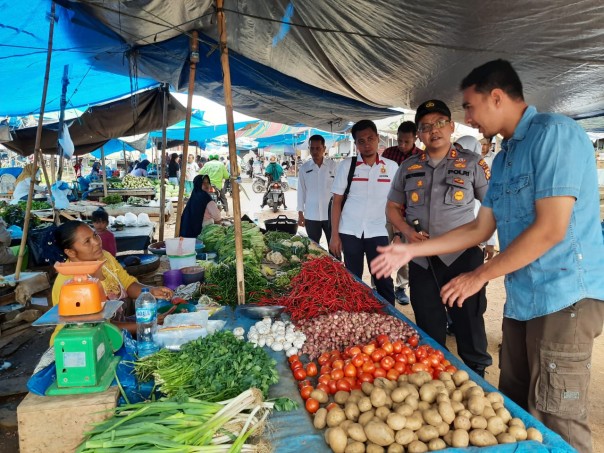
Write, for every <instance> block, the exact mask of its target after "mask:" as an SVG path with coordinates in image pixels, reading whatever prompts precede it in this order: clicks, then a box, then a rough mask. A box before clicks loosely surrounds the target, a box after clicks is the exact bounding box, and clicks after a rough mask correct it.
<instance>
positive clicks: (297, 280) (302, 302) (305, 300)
mask: <svg viewBox="0 0 604 453" xmlns="http://www.w3.org/2000/svg"><path fill="white" fill-rule="evenodd" d="M262 303H264V304H267V305H283V306H285V307H286V310H287V312H288V313H289V314H290V315H291V317H292V320H293V321H297V320H300V319H309V318H314V317H316V316H320V315H325V314H328V313H333V312H335V311H349V312H376V311H381V310H382V304H381V303H380V302H379V301H378V300H377V299H376V298H375V297H374V296H373V294H372V293H371V290H370V289H369V288H367V287H366V286H365V285H363V284H362V283H359V282H358V281H356V280H355V279H354V278H353V277H352V275H350V274H349V273H348V271H347V270H346V269H345V268H344V265H343V264H342V263H340V262H339V261H335V260H334V259H333V258H331V257H329V256H325V257H322V258H316V259H313V260H310V261H307V262H305V263H304V264H302V270H301V271H300V273H299V274H298V275H297V276H296V277H294V279H292V281H291V291H290V292H289V294H286V295H285V296H282V297H279V298H277V299H266V298H265V299H263V300H262Z"/></svg>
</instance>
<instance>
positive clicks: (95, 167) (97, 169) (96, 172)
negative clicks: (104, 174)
mask: <svg viewBox="0 0 604 453" xmlns="http://www.w3.org/2000/svg"><path fill="white" fill-rule="evenodd" d="M100 177H101V163H100V162H98V161H97V162H95V163H93V164H92V170H90V175H89V176H88V179H89V180H90V181H96V180H97V179H99V178H100Z"/></svg>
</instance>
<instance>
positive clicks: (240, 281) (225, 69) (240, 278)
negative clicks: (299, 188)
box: [216, 0, 245, 304]
mask: <svg viewBox="0 0 604 453" xmlns="http://www.w3.org/2000/svg"><path fill="white" fill-rule="evenodd" d="M223 5H224V1H223V0H216V6H217V18H218V34H219V35H220V62H221V63H222V77H223V82H222V85H223V89H224V108H225V110H226V119H227V135H228V140H229V161H230V163H231V178H230V179H231V187H232V188H233V220H234V222H235V225H234V226H235V259H236V267H237V302H238V303H239V304H245V280H244V279H245V275H244V270H243V236H242V229H241V198H240V196H239V195H240V192H239V183H238V182H237V181H238V179H237V178H239V165H237V146H236V143H235V122H234V119H233V94H232V92H231V69H230V66H229V49H228V47H227V31H226V19H225V17H224V9H223Z"/></svg>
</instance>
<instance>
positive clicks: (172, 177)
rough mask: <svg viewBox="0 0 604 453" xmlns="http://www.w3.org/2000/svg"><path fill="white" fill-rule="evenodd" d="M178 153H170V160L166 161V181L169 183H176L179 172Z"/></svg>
mask: <svg viewBox="0 0 604 453" xmlns="http://www.w3.org/2000/svg"><path fill="white" fill-rule="evenodd" d="M178 160H179V159H178V154H176V153H172V156H170V162H169V163H168V181H170V184H174V185H175V186H177V185H178V176H179V173H180V164H179V163H178Z"/></svg>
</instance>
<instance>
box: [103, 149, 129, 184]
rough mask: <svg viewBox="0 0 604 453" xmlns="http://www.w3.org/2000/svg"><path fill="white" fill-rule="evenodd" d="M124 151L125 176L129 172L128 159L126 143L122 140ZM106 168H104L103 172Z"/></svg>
mask: <svg viewBox="0 0 604 453" xmlns="http://www.w3.org/2000/svg"><path fill="white" fill-rule="evenodd" d="M122 151H123V153H124V176H126V175H127V174H128V161H127V160H126V144H125V143H124V142H122ZM104 171H105V169H104V168H103V172H104Z"/></svg>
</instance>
